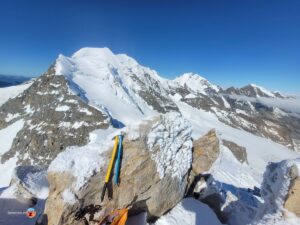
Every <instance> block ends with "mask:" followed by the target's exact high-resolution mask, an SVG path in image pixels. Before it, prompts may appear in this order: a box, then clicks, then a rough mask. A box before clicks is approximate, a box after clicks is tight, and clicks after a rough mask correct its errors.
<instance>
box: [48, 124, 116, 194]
mask: <svg viewBox="0 0 300 225" xmlns="http://www.w3.org/2000/svg"><path fill="white" fill-rule="evenodd" d="M114 130H115V129H113V128H109V129H107V130H95V131H93V132H91V133H90V137H89V139H90V142H89V143H88V144H87V145H85V146H81V147H79V146H71V147H68V148H67V149H66V150H65V151H63V152H61V153H59V154H58V156H57V157H56V158H55V159H54V160H53V161H52V162H51V164H50V165H49V168H48V172H70V173H71V174H72V175H73V176H74V177H75V178H76V182H75V183H74V184H73V188H74V190H79V189H80V188H81V187H82V186H84V184H85V183H86V181H87V179H88V178H89V177H91V176H92V175H93V173H94V172H95V171H96V170H99V168H101V167H102V166H104V164H105V158H104V157H103V156H102V154H103V153H104V152H105V151H107V150H108V149H109V148H111V147H112V146H113V140H112V138H111V136H110V135H109V134H110V133H112V132H113V131H114ZM87 165H88V166H87Z"/></svg>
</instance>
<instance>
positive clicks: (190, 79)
mask: <svg viewBox="0 0 300 225" xmlns="http://www.w3.org/2000/svg"><path fill="white" fill-rule="evenodd" d="M174 81H175V82H177V83H178V84H180V85H181V86H186V87H187V88H189V89H190V90H192V91H194V92H197V93H201V94H207V91H209V92H212V91H213V92H219V90H220V88H219V87H218V86H216V85H214V84H212V83H210V82H209V81H208V80H207V79H205V78H204V77H202V76H200V75H198V74H196V73H184V74H183V75H181V76H179V77H177V78H175V79H174Z"/></svg>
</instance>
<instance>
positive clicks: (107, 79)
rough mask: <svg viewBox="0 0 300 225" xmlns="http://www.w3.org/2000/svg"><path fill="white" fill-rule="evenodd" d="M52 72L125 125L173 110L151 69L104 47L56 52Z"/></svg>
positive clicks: (169, 100) (91, 102) (77, 92)
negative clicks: (64, 52) (57, 54)
mask: <svg viewBox="0 0 300 225" xmlns="http://www.w3.org/2000/svg"><path fill="white" fill-rule="evenodd" d="M55 74H56V75H65V76H66V77H67V78H68V80H69V84H70V88H71V89H72V90H73V91H74V92H75V93H76V94H78V95H80V96H83V98H84V99H85V100H87V101H88V102H89V103H90V104H91V105H93V106H94V107H96V108H98V109H100V110H104V111H106V112H107V113H108V114H109V115H110V116H111V117H113V118H118V119H119V120H120V121H122V123H125V124H128V123H130V122H133V121H135V120H136V119H142V118H143V117H144V116H151V115H154V114H156V113H157V112H166V111H168V110H169V109H176V106H175V104H174V103H173V102H172V101H171V99H170V98H169V97H168V94H167V91H166V88H165V84H164V81H163V79H162V78H161V77H160V76H159V75H158V74H157V73H156V72H155V71H154V70H151V69H149V68H147V67H144V66H141V65H140V64H138V62H137V61H136V60H134V59H133V58H131V57H129V56H127V55H125V54H114V53H113V52H112V51H111V50H110V49H108V48H82V49H80V50H79V51H77V52H75V53H74V54H73V55H72V56H71V57H66V56H63V55H60V56H59V57H58V59H57V60H56V63H55ZM120 109H122V110H120Z"/></svg>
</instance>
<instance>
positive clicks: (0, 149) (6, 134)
mask: <svg viewBox="0 0 300 225" xmlns="http://www.w3.org/2000/svg"><path fill="white" fill-rule="evenodd" d="M23 125H24V120H18V121H16V122H14V123H13V124H11V125H9V126H8V127H6V128H4V129H2V130H0V140H1V142H0V156H1V155H2V154H4V153H5V152H7V151H8V150H9V149H10V147H11V145H12V143H13V140H14V138H15V137H16V135H17V133H18V132H19V131H20V130H21V129H22V127H23ZM3 140H5V141H3Z"/></svg>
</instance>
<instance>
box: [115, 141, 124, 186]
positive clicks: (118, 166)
mask: <svg viewBox="0 0 300 225" xmlns="http://www.w3.org/2000/svg"><path fill="white" fill-rule="evenodd" d="M122 139H123V137H122V135H119V147H118V156H117V161H116V165H115V171H116V174H115V176H114V182H115V184H119V176H120V167H121V156H122V141H123V140H122Z"/></svg>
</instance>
